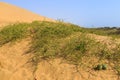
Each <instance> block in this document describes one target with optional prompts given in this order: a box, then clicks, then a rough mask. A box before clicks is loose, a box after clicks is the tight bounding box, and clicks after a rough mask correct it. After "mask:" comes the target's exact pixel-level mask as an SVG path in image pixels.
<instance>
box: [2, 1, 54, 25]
mask: <svg viewBox="0 0 120 80" xmlns="http://www.w3.org/2000/svg"><path fill="white" fill-rule="evenodd" d="M35 20H39V21H54V20H52V19H50V18H47V17H44V16H40V15H37V14H35V13H32V12H30V11H27V10H25V9H22V8H19V7H17V6H14V5H11V4H8V3H4V2H0V25H2V24H8V23H15V22H32V21H35Z"/></svg>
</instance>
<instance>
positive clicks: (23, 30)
mask: <svg viewBox="0 0 120 80" xmlns="http://www.w3.org/2000/svg"><path fill="white" fill-rule="evenodd" d="M111 31H113V30H111V29H110V30H108V31H107V30H106V31H105V30H103V29H86V28H81V27H79V26H77V25H73V24H70V23H63V22H57V23H54V22H38V21H34V22H32V23H30V24H27V23H19V24H14V25H8V26H6V27H5V28H3V29H2V30H1V31H0V45H4V44H6V43H8V42H13V41H17V40H19V39H23V38H26V37H31V38H32V42H31V44H32V45H31V48H30V51H31V52H32V53H33V54H34V57H33V59H32V61H33V62H34V64H36V65H37V63H38V62H39V61H40V60H41V59H50V58H56V57H61V58H63V59H64V60H66V61H68V62H70V63H71V64H75V65H78V66H80V65H81V64H85V62H84V59H86V60H90V59H91V58H93V57H94V58H96V59H97V60H98V63H94V64H98V65H97V66H96V67H95V69H96V70H106V69H107V66H106V65H109V64H99V63H100V62H101V61H104V60H108V61H110V62H111V63H113V64H119V63H120V53H119V52H120V45H118V44H113V45H115V47H113V48H109V47H108V45H107V44H105V43H100V42H98V41H96V40H95V39H94V38H91V37H90V36H89V35H88V33H95V34H99V35H108V33H109V32H111ZM30 35H31V36H30ZM109 35H110V36H111V34H109ZM112 35H115V36H116V34H112ZM117 37H118V36H117ZM109 46H112V45H109ZM87 66H91V64H90V63H89V64H88V65H87ZM93 67H94V66H93V65H92V68H93ZM115 70H116V71H118V74H119V68H118V67H117V68H115Z"/></svg>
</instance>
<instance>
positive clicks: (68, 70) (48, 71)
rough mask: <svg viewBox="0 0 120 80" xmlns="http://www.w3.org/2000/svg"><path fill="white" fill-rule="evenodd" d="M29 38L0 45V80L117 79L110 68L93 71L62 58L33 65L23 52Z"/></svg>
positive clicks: (29, 56)
mask: <svg viewBox="0 0 120 80" xmlns="http://www.w3.org/2000/svg"><path fill="white" fill-rule="evenodd" d="M29 42H30V39H23V40H22V41H19V42H17V43H13V44H10V43H8V44H5V45H4V46H2V47H0V80H119V79H118V77H117V75H116V73H115V72H114V71H113V70H112V69H110V68H109V69H108V70H105V71H94V70H92V69H81V68H76V66H75V65H72V64H68V63H67V62H65V61H64V60H62V59H54V60H47V61H46V60H44V61H41V62H40V63H39V65H38V66H37V68H36V71H35V72H34V73H33V71H34V70H35V67H34V66H33V65H31V63H28V61H29V60H30V58H31V57H32V55H31V54H25V53H26V51H28V50H29V47H30V44H29Z"/></svg>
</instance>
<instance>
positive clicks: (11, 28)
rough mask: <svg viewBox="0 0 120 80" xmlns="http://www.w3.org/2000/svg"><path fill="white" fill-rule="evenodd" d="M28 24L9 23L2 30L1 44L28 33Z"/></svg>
mask: <svg viewBox="0 0 120 80" xmlns="http://www.w3.org/2000/svg"><path fill="white" fill-rule="evenodd" d="M27 26H28V25H27V24H25V23H19V24H13V25H8V26H6V27H5V28H3V29H2V30H1V31H0V45H3V44H5V43H8V42H13V41H16V40H18V39H22V38H24V37H25V36H26V35H27Z"/></svg>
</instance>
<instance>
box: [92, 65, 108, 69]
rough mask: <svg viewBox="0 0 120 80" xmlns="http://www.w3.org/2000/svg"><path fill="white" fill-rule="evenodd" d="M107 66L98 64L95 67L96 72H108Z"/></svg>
mask: <svg viewBox="0 0 120 80" xmlns="http://www.w3.org/2000/svg"><path fill="white" fill-rule="evenodd" d="M106 69H107V66H106V64H98V65H97V66H95V67H94V70H106Z"/></svg>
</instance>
